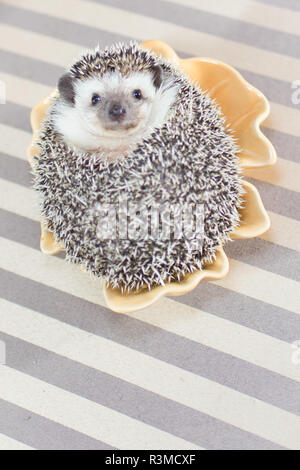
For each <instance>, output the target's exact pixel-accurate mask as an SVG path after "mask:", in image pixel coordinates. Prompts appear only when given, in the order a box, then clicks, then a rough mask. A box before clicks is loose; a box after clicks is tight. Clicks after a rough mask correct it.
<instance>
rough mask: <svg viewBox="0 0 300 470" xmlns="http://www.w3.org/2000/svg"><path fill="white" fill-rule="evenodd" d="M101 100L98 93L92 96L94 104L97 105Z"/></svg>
mask: <svg viewBox="0 0 300 470" xmlns="http://www.w3.org/2000/svg"><path fill="white" fill-rule="evenodd" d="M100 100H101V98H100V96H99V95H97V93H94V94H93V96H92V104H93V105H94V104H97V103H99V101H100Z"/></svg>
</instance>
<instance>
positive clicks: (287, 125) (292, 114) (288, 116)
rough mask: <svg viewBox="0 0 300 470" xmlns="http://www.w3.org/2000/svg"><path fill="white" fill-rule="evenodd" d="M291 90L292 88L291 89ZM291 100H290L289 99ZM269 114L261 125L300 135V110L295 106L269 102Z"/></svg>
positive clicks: (296, 135)
mask: <svg viewBox="0 0 300 470" xmlns="http://www.w3.org/2000/svg"><path fill="white" fill-rule="evenodd" d="M291 91H292V90H291ZM291 102H292V101H291ZM270 105H271V114H270V115H269V116H268V117H267V119H266V120H265V121H264V122H263V126H264V127H267V128H269V129H275V130H278V131H280V132H285V133H286V134H289V135H293V136H295V137H299V136H300V111H299V109H296V108H291V107H289V106H284V105H282V104H278V103H273V102H270Z"/></svg>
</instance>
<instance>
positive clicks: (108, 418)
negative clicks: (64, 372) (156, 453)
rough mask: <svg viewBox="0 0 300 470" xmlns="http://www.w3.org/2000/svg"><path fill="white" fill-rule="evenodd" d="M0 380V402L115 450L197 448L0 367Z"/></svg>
mask: <svg viewBox="0 0 300 470" xmlns="http://www.w3.org/2000/svg"><path fill="white" fill-rule="evenodd" d="M57 334H58V335H59V331H58V330H57V329H55V335H57ZM61 338H62V337H61ZM64 340H65V338H64V339H63V341H64ZM94 353H96V351H94ZM96 356H97V357H98V358H99V355H98V354H97V353H96ZM0 380H1V387H0V397H1V398H2V399H3V400H6V401H9V402H10V403H14V404H16V405H17V406H21V407H22V408H25V409H27V410H30V411H31V412H33V413H36V414H38V415H40V416H43V417H45V418H47V419H50V420H52V421H54V422H56V423H59V424H62V425H63V426H67V427H68V428H71V429H74V430H76V431H78V432H81V433H83V434H86V435H88V436H90V437H92V438H93V439H97V440H100V441H103V442H105V443H106V444H108V445H111V446H113V447H117V448H118V449H126V450H130V449H142V450H144V449H199V447H198V446H196V445H194V444H191V443H189V442H187V441H185V440H184V439H180V438H177V437H175V436H172V435H171V434H169V433H167V432H164V431H160V430H159V429H156V428H154V427H153V426H149V425H147V424H144V423H143V422H141V421H138V420H136V419H133V418H130V417H128V416H125V415H123V414H121V413H118V412H116V411H114V410H111V409H109V408H106V407H104V406H102V405H99V404H97V403H94V402H92V401H90V400H87V399H86V398H82V397H79V396H78V395H75V394H72V393H70V392H67V391H65V390H62V389H60V388H58V387H55V386H54V385H50V384H48V383H46V382H43V381H42V380H39V379H36V378H33V377H30V376H28V375H26V374H24V373H22V372H18V371H16V370H13V369H10V368H9V367H6V366H0Z"/></svg>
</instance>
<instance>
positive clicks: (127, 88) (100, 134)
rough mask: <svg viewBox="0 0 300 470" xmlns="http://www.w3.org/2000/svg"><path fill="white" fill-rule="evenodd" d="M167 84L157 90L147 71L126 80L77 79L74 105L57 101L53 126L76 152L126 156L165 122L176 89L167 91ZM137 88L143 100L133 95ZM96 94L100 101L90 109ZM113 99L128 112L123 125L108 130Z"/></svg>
mask: <svg viewBox="0 0 300 470" xmlns="http://www.w3.org/2000/svg"><path fill="white" fill-rule="evenodd" d="M169 84H170V82H169V83H168V84H167V83H164V82H163V83H162V86H161V87H160V88H159V89H156V88H155V86H154V85H153V81H152V74H151V73H150V72H149V73H146V72H135V73H133V74H131V75H130V76H129V77H123V76H122V75H120V74H119V73H118V72H108V73H106V74H105V75H104V76H103V77H102V78H89V79H87V80H76V81H75V83H74V89H75V105H74V106H71V105H69V104H68V103H66V102H64V101H63V100H59V101H58V102H57V104H56V108H55V110H56V112H55V117H54V126H55V128H56V130H57V131H58V132H59V133H60V134H62V135H63V137H64V140H65V141H66V142H67V143H68V144H69V145H71V146H73V147H75V148H77V149H79V150H82V151H96V152H102V151H103V152H110V151H113V152H116V153H125V152H126V151H128V150H129V149H130V148H132V147H133V146H134V145H135V144H136V143H137V142H138V141H139V140H141V139H143V138H145V137H147V135H149V134H150V133H151V132H152V130H153V129H154V128H155V127H159V126H161V125H162V124H163V123H164V122H165V119H166V116H167V114H168V111H169V109H170V107H171V105H172V104H173V102H174V101H175V98H176V94H177V88H175V87H171V88H169V89H167V88H168V85H169ZM136 89H138V90H141V92H142V96H143V99H142V100H136V99H135V98H134V97H133V96H132V92H133V91H134V90H136ZM95 93H96V94H98V95H99V96H100V99H101V101H100V103H99V105H96V106H93V105H92V101H91V100H92V96H93V95H94V94H95ZM116 100H121V101H122V103H125V106H126V110H127V113H126V118H125V120H124V122H122V123H120V125H118V123H114V124H116V125H114V127H113V128H112V129H111V128H108V127H109V124H110V123H109V119H108V113H107V109H108V106H109V104H110V103H112V102H113V101H116ZM130 126H132V127H130ZM127 127H128V128H127Z"/></svg>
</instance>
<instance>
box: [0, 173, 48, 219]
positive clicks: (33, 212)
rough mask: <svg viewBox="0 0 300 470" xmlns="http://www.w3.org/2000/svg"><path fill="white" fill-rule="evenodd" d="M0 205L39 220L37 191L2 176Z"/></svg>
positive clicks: (2, 207)
mask: <svg viewBox="0 0 300 470" xmlns="http://www.w3.org/2000/svg"><path fill="white" fill-rule="evenodd" d="M28 170H29V165H28ZM0 207H1V209H4V210H7V211H10V212H13V213H15V214H18V215H21V216H23V217H27V218H28V219H31V220H34V221H35V222H40V220H41V217H40V211H39V204H38V195H37V193H36V192H34V191H33V189H27V188H24V187H23V186H20V185H18V184H14V183H11V182H10V181H6V180H4V179H2V178H0Z"/></svg>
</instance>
